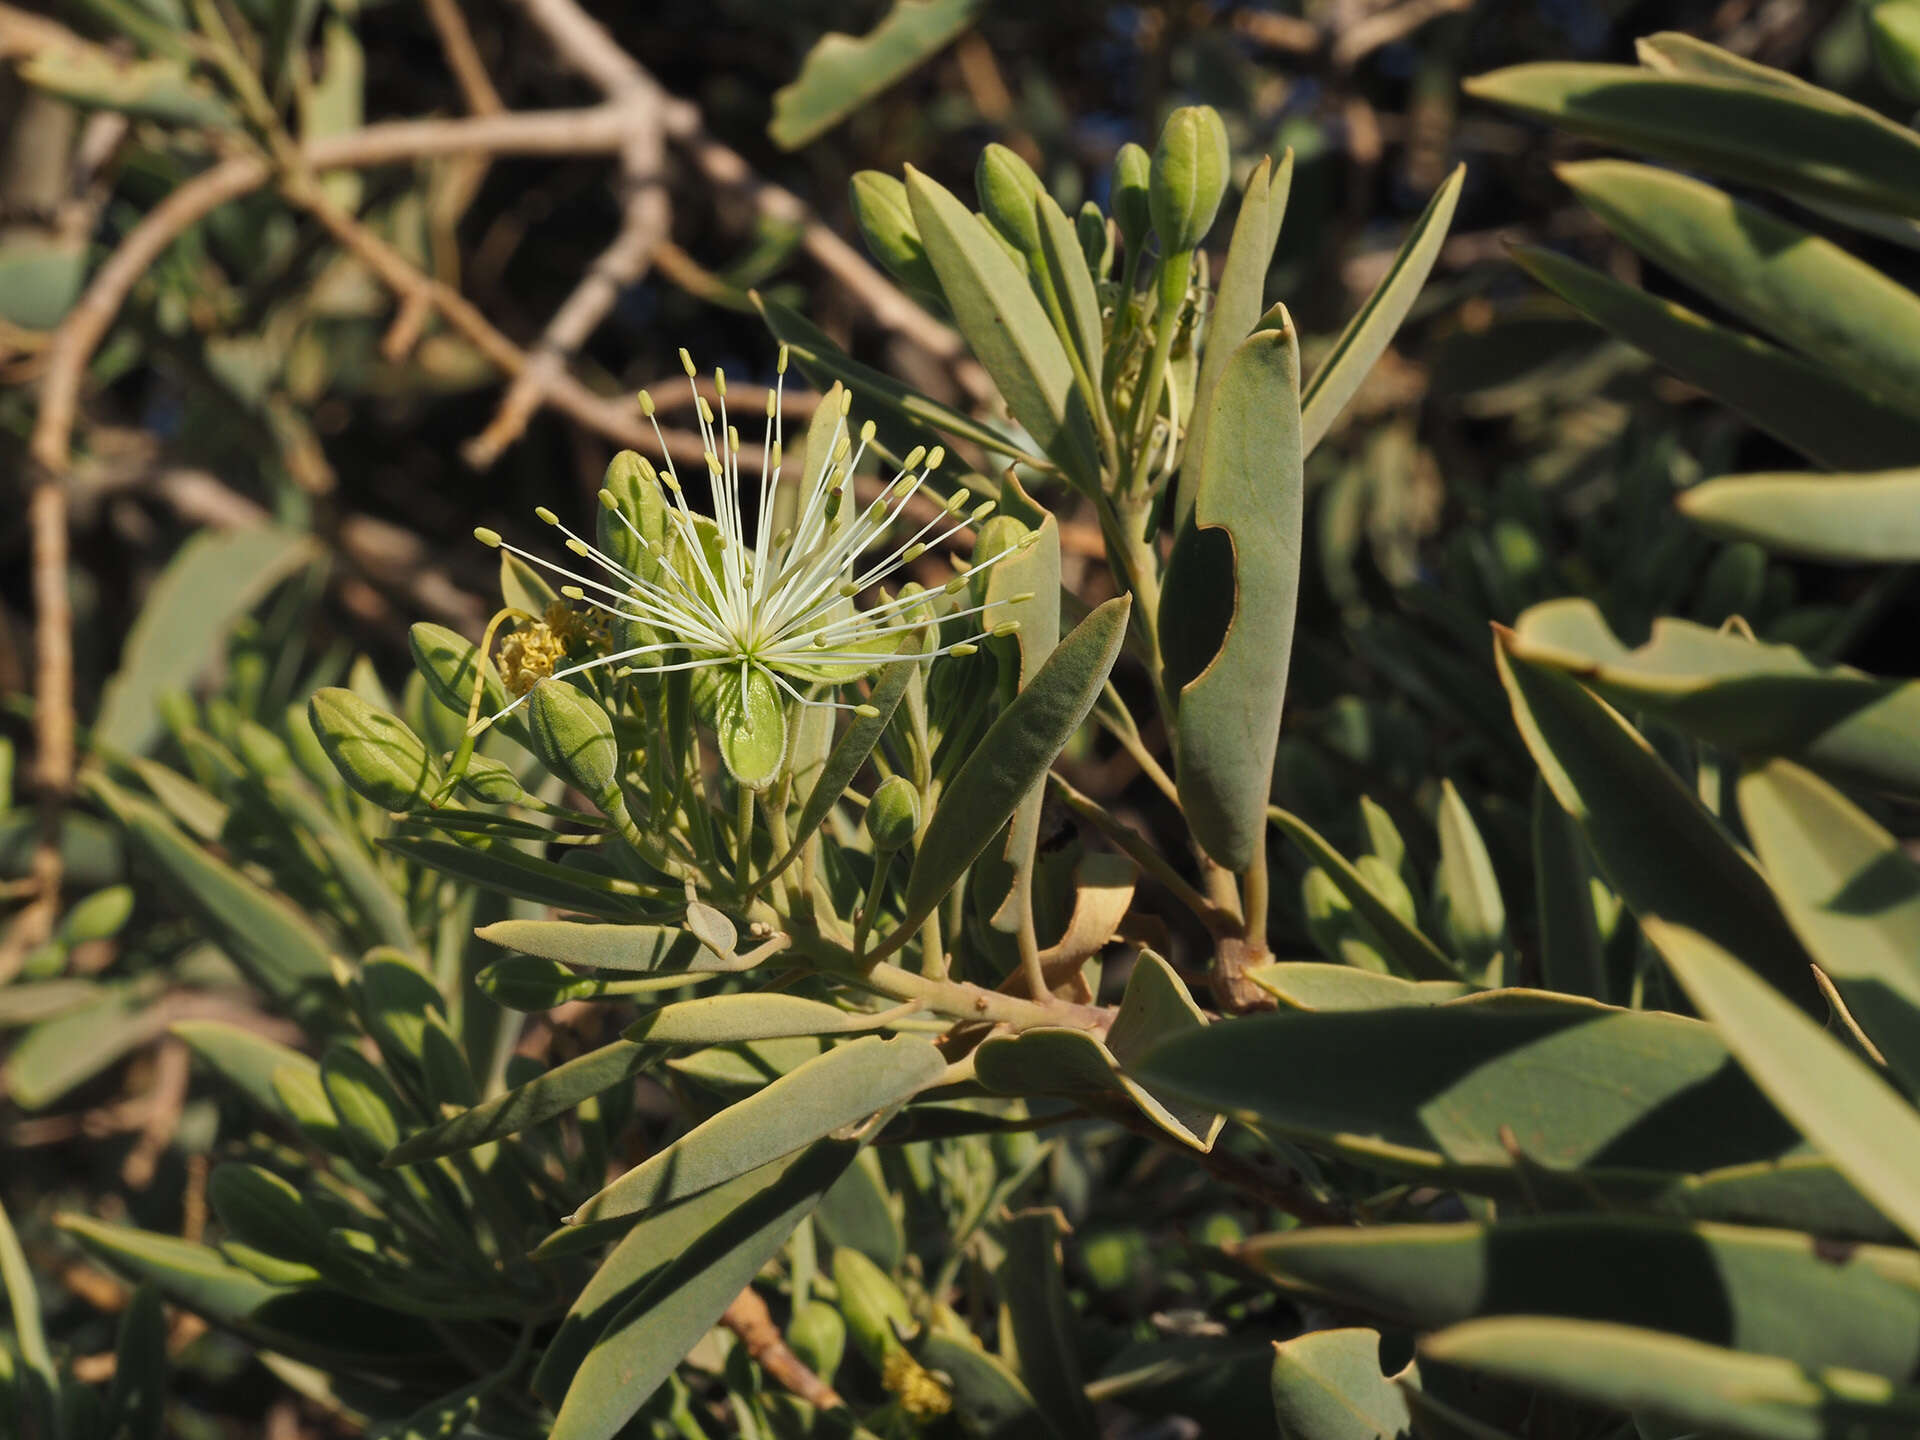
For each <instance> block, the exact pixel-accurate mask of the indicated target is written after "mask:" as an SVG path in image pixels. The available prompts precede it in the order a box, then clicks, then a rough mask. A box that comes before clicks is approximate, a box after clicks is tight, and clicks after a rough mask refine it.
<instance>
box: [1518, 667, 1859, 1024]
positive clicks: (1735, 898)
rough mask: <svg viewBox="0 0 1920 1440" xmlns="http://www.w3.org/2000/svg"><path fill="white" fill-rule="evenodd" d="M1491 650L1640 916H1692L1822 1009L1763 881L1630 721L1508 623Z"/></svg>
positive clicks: (1523, 718)
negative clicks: (1518, 647) (1523, 645)
mask: <svg viewBox="0 0 1920 1440" xmlns="http://www.w3.org/2000/svg"><path fill="white" fill-rule="evenodd" d="M1494 658H1495V661H1496V662H1497V664H1498V666H1499V670H1500V678H1501V681H1502V683H1504V684H1505V686H1506V688H1507V694H1508V697H1509V698H1510V699H1511V701H1512V703H1513V715H1514V719H1515V721H1516V722H1517V723H1518V725H1519V727H1520V734H1521V737H1522V738H1523V739H1524V740H1525V741H1526V743H1527V748H1528V749H1529V750H1530V751H1532V752H1533V758H1534V760H1535V762H1536V763H1537V764H1538V765H1539V766H1540V771H1541V774H1542V775H1544V776H1545V777H1546V781H1547V784H1548V786H1549V787H1550V788H1551V789H1552V790H1553V793H1554V798H1555V799H1557V800H1558V801H1559V802H1560V804H1561V806H1562V808H1564V809H1565V810H1566V811H1567V813H1568V814H1570V815H1572V816H1573V817H1574V818H1575V819H1576V820H1578V821H1579V822H1580V825H1581V828H1582V830H1583V831H1584V832H1585V834H1586V837H1587V843H1588V845H1589V846H1590V847H1591V848H1592V850H1593V855H1594V859H1595V860H1596V861H1597V862H1598V864H1599V866H1600V868H1601V870H1602V871H1603V872H1604V873H1605V875H1606V877H1607V880H1608V881H1609V883H1610V884H1611V885H1612V886H1613V888H1614V889H1615V890H1616V891H1618V892H1619V894H1620V897H1621V899H1622V900H1624V901H1625V902H1626V904H1627V906H1628V908H1629V909H1631V910H1632V911H1633V912H1634V914H1635V915H1637V916H1639V917H1640V919H1641V921H1642V922H1643V923H1644V922H1645V921H1646V920H1648V919H1652V918H1659V919H1663V920H1667V921H1671V922H1673V923H1675V924H1680V925H1691V926H1695V927H1697V928H1698V929H1699V930H1700V931H1701V932H1702V933H1703V934H1707V935H1710V936H1712V937H1713V938H1714V939H1715V940H1716V941H1717V942H1718V943H1720V944H1722V945H1725V946H1727V947H1728V948H1730V949H1732V950H1733V951H1735V952H1736V953H1737V954H1739V955H1740V957H1741V958H1742V959H1743V960H1745V961H1746V962H1747V963H1748V964H1750V965H1752V966H1753V967H1754V968H1755V969H1757V970H1759V971H1760V972H1761V973H1762V974H1764V975H1766V976H1767V977H1768V978H1769V979H1770V980H1772V981H1773V982H1774V983H1775V984H1777V985H1779V986H1780V987H1781V988H1782V989H1783V990H1784V991H1786V993H1787V994H1789V995H1791V996H1792V997H1793V998H1794V1000H1795V1001H1796V1002H1797V1003H1799V1004H1800V1005H1802V1006H1804V1007H1805V1008H1807V1009H1809V1010H1824V1008H1825V1003H1826V1002H1825V1001H1823V1000H1822V999H1821V998H1820V994H1819V990H1818V989H1817V987H1816V986H1815V985H1814V982H1813V972H1812V969H1811V967H1810V965H1809V962H1808V960H1807V955H1806V952H1805V951H1804V950H1802V949H1801V948H1800V945H1799V943H1798V942H1797V941H1795V939H1794V938H1793V932H1792V931H1791V930H1789V929H1788V928H1787V924H1786V919H1785V917H1784V916H1783V915H1781V913H1780V906H1779V904H1778V902H1777V901H1775V900H1774V898H1773V895H1772V893H1771V892H1770V891H1769V890H1768V889H1767V885H1766V881H1765V880H1763V879H1762V878H1761V876H1760V872H1759V871H1758V870H1757V869H1755V868H1754V865H1753V863H1752V861H1750V860H1748V859H1747V857H1746V856H1745V855H1743V854H1741V853H1740V851H1738V850H1736V849H1735V848H1734V846H1733V842H1732V841H1731V840H1729V839H1728V838H1727V835H1726V833H1725V832H1724V831H1723V830H1721V828H1720V826H1719V824H1718V823H1717V822H1716V821H1715V820H1714V818H1713V817H1712V816H1711V815H1709V814H1708V813H1707V811H1706V810H1705V808H1704V807H1702V805H1701V804H1700V801H1699V799H1698V798H1697V797H1696V796H1695V795H1694V793H1693V791H1692V790H1690V789H1689V788H1688V787H1687V786H1685V785H1683V784H1682V783H1681V782H1680V779H1679V777H1678V776H1676V775H1675V774H1674V773H1673V772H1672V771H1671V770H1669V769H1668V768H1667V767H1666V766H1665V765H1664V764H1663V763H1661V761H1660V759H1659V757H1658V756H1656V755H1655V754H1654V753H1653V749H1652V747H1651V746H1649V745H1648V744H1647V742H1646V741H1645V740H1643V739H1642V738H1641V737H1640V734H1639V732H1638V731H1636V730H1635V729H1634V728H1633V727H1632V726H1631V725H1629V724H1627V722H1626V721H1625V720H1624V719H1622V718H1621V717H1620V715H1619V714H1618V713H1617V712H1615V711H1614V710H1613V709H1612V707H1610V706H1609V705H1607V704H1606V702H1604V701H1602V700H1599V699H1596V698H1595V697H1594V696H1592V695H1590V694H1588V693H1587V692H1586V691H1585V690H1584V689H1582V688H1581V687H1580V685H1579V684H1578V683H1577V682H1576V681H1574V680H1573V679H1572V678H1571V677H1569V676H1567V675H1564V674H1562V673H1560V672H1559V671H1557V670H1554V669H1550V668H1548V667H1546V666H1543V665H1540V664H1537V663H1535V662H1534V661H1531V660H1527V659H1525V658H1522V656H1521V655H1519V654H1517V653H1516V651H1515V645H1514V637H1513V634H1512V632H1511V631H1502V632H1501V636H1500V640H1499V643H1498V644H1497V646H1496V647H1495V652H1494Z"/></svg>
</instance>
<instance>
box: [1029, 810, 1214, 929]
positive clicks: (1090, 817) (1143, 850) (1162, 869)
mask: <svg viewBox="0 0 1920 1440" xmlns="http://www.w3.org/2000/svg"><path fill="white" fill-rule="evenodd" d="M1047 779H1048V780H1049V781H1050V782H1051V783H1052V785H1053V787H1054V789H1055V790H1056V791H1058V792H1059V795H1060V798H1061V799H1062V800H1063V801H1065V802H1066V806H1067V808H1068V809H1069V810H1071V811H1073V813H1074V814H1076V815H1078V816H1079V817H1080V818H1081V819H1082V820H1085V821H1086V822H1087V823H1088V824H1090V825H1092V826H1093V827H1094V828H1095V829H1096V830H1098V831H1099V832H1100V833H1101V834H1103V835H1105V836H1106V837H1107V838H1108V839H1109V840H1111V841H1112V842H1113V843H1114V844H1115V845H1116V846H1117V847H1118V848H1119V849H1120V851H1121V853H1123V854H1124V855H1125V856H1126V857H1127V858H1128V859H1129V860H1131V861H1133V863H1134V864H1136V865H1138V866H1139V867H1140V868H1141V869H1142V870H1144V871H1146V872H1147V873H1148V874H1149V875H1151V876H1153V878H1154V879H1156V880H1158V881H1159V882H1160V883H1161V884H1162V885H1164V886H1165V887H1166V888H1167V889H1168V891H1170V892H1171V893H1172V895H1173V897H1174V899H1176V900H1178V901H1179V902H1180V903H1181V904H1182V905H1185V906H1186V907H1187V908H1188V909H1189V910H1191V911H1193V913H1194V915H1195V916H1197V917H1198V918H1199V920H1200V922H1201V923H1202V924H1203V925H1205V926H1206V927H1207V929H1208V930H1210V931H1212V932H1213V933H1214V934H1216V935H1222V934H1232V933H1234V932H1235V931H1236V930H1237V929H1238V928H1239V927H1238V926H1237V924H1236V923H1235V921H1234V917H1233V916H1231V915H1230V914H1228V913H1227V912H1226V911H1225V910H1224V909H1222V908H1221V907H1220V906H1218V905H1216V904H1214V902H1213V901H1211V900H1209V899H1208V898H1207V897H1206V896H1204V895H1202V894H1201V893H1200V892H1199V891H1198V890H1196V889H1194V888H1193V886H1192V885H1191V884H1190V883H1189V882H1188V881H1187V879H1186V878H1185V877H1184V876H1182V875H1181V874H1180V872H1179V871H1178V870H1175V869H1174V868H1173V866H1171V865H1169V864H1168V863H1167V857H1166V856H1164V855H1162V854H1161V853H1160V851H1159V850H1158V849H1156V848H1155V847H1154V846H1153V844H1152V843H1151V842H1149V841H1148V840H1147V838H1146V837H1145V836H1143V835H1141V834H1139V833H1138V832H1137V831H1135V830H1133V829H1130V828H1129V827H1128V826H1126V825H1123V824H1121V823H1120V820H1119V819H1118V817H1116V816H1114V815H1113V814H1111V813H1110V812H1109V811H1107V810H1106V808H1105V807H1103V806H1102V805H1101V804H1100V803H1099V802H1098V801H1097V800H1094V799H1093V798H1092V797H1091V796H1088V795H1083V794H1081V793H1080V791H1078V790H1076V789H1074V787H1073V786H1072V785H1071V784H1069V783H1068V782H1067V781H1065V780H1063V779H1061V778H1060V777H1059V776H1058V775H1055V774H1052V773H1049V774H1048V776H1047Z"/></svg>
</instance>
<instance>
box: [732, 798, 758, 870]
mask: <svg viewBox="0 0 1920 1440" xmlns="http://www.w3.org/2000/svg"><path fill="white" fill-rule="evenodd" d="M735 788H736V791H737V793H736V795H735V797H734V806H735V808H734V833H733V857H734V858H733V878H734V880H735V882H736V883H737V884H738V885H739V886H740V889H741V891H742V892H745V891H747V890H749V889H751V888H752V879H753V877H752V875H751V874H749V873H748V872H749V871H751V870H752V868H753V787H752V786H750V785H739V786H736V787H735Z"/></svg>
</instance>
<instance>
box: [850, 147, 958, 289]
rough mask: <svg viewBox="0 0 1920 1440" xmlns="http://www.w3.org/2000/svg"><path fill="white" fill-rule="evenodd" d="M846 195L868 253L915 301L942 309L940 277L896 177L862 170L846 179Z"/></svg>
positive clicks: (903, 188)
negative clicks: (851, 205)
mask: <svg viewBox="0 0 1920 1440" xmlns="http://www.w3.org/2000/svg"><path fill="white" fill-rule="evenodd" d="M847 194H848V198H849V199H850V200H851V202H852V204H853V221H854V224H856V225H858V226H859V227H860V236H861V238H862V239H864V240H865V241H866V242H867V250H868V252H869V253H870V254H871V255H872V256H873V258H874V259H876V260H878V261H879V262H880V264H881V265H882V266H883V267H884V268H885V269H886V272H887V273H888V274H889V275H891V276H893V278H894V279H896V280H898V281H899V282H900V283H901V285H902V286H904V287H905V288H906V290H907V292H908V293H909V294H911V295H912V296H913V297H914V298H915V299H916V300H919V301H920V302H921V303H922V304H924V305H928V306H929V307H930V308H932V309H935V310H939V311H944V310H945V309H946V300H945V297H944V292H943V291H942V290H941V288H940V277H939V276H938V275H937V274H935V273H934V269H933V262H932V261H931V260H929V259H927V247H926V246H925V245H924V244H923V243H922V242H921V239H920V228H919V227H918V226H917V225H915V224H914V223H913V207H912V206H910V205H909V204H908V203H907V187H906V186H905V185H903V184H901V183H900V179H899V177H898V176H894V175H887V174H884V173H882V172H881V171H879V170H862V171H860V172H859V173H858V174H856V175H855V176H854V177H853V179H852V181H851V182H849V184H848V186H847Z"/></svg>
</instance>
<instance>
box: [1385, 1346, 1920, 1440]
mask: <svg viewBox="0 0 1920 1440" xmlns="http://www.w3.org/2000/svg"><path fill="white" fill-rule="evenodd" d="M1420 1356H1421V1358H1422V1359H1423V1360H1431V1361H1434V1362H1437V1363H1439V1364H1444V1365H1459V1366H1463V1367H1465V1368H1467V1369H1472V1370H1479V1371H1484V1372H1485V1373H1487V1374H1489V1375H1492V1376H1495V1377H1497V1378H1499V1379H1503V1380H1508V1381H1511V1382H1513V1383H1514V1384H1518V1385H1529V1386H1540V1387H1542V1388H1544V1389H1547V1390H1551V1391H1555V1392H1557V1393H1559V1394H1562V1395H1567V1396H1571V1397H1573V1398H1574V1399H1578V1400H1584V1401H1586V1402H1588V1403H1589V1404H1593V1405H1603V1406H1606V1407H1608V1408H1609V1409H1615V1410H1626V1411H1632V1412H1634V1413H1636V1414H1645V1415H1648V1416H1651V1417H1654V1418H1656V1419H1661V1420H1665V1421H1668V1422H1669V1423H1671V1424H1673V1425H1675V1426H1677V1427H1679V1429H1680V1430H1681V1432H1682V1433H1687V1432H1694V1431H1697V1432H1700V1433H1711V1434H1725V1435H1739V1436H1747V1437H1752V1440H1842V1437H1846V1436H1860V1437H1872V1440H1894V1437H1896V1436H1900V1435H1908V1434H1911V1433H1913V1431H1914V1429H1915V1427H1916V1426H1920V1394H1916V1393H1915V1392H1914V1391H1911V1390H1906V1389H1902V1388H1899V1387H1895V1386H1893V1385H1890V1384H1889V1383H1888V1382H1887V1381H1886V1380H1884V1379H1882V1378H1880V1377H1879V1376H1874V1375H1863V1374H1861V1373H1860V1372H1859V1371H1854V1370H1827V1371H1824V1372H1822V1373H1820V1374H1817V1375H1816V1374H1809V1373H1808V1372H1807V1371H1806V1369H1805V1368H1804V1367H1802V1366H1800V1365H1796V1364H1794V1363H1793V1362H1792V1361H1791V1360H1781V1359H1779V1358H1778V1357H1776V1356H1771V1355H1743V1354H1741V1353H1739V1352H1738V1351H1734V1350H1725V1349H1722V1348H1720V1347H1718V1346H1714V1345H1704V1344H1702V1343H1700V1342H1699V1341H1697V1340H1687V1339H1682V1338H1679V1337H1677V1336H1672V1335H1662V1334H1658V1333H1656V1332H1654V1331H1649V1330H1636V1329H1634V1328H1632V1327H1630V1326H1625V1325H1612V1324H1607V1323H1604V1322H1598V1321H1587V1320H1560V1319H1554V1318H1550V1317H1546V1316H1527V1317H1525V1318H1519V1319H1515V1318H1507V1317H1500V1318H1494V1319H1486V1320H1470V1321H1467V1322H1466V1323H1465V1324H1462V1325H1456V1326H1453V1327H1452V1328H1450V1329H1447V1330H1443V1331H1441V1332H1440V1333H1439V1334H1438V1335H1434V1336H1431V1337H1429V1338H1428V1339H1426V1340H1424V1341H1423V1342H1421V1345H1420Z"/></svg>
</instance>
